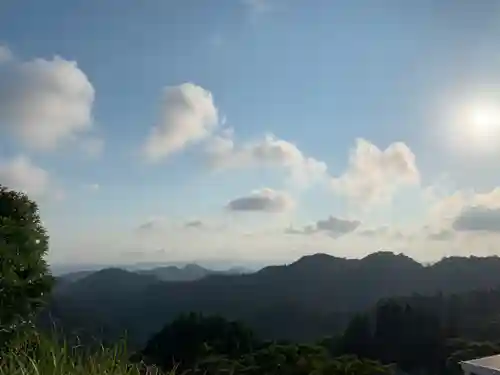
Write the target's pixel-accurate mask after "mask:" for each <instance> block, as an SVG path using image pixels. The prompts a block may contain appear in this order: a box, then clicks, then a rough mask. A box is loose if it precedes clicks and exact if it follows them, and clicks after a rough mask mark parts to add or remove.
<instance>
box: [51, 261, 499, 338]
mask: <svg viewBox="0 0 500 375" xmlns="http://www.w3.org/2000/svg"><path fill="white" fill-rule="evenodd" d="M498 285H500V259H499V258H497V257H488V258H475V257H471V258H447V259H443V260H442V261H440V262H438V263H436V264H434V265H431V266H423V265H421V264H419V263H417V262H415V261H414V260H412V259H411V258H408V257H406V256H404V255H395V254H392V253H389V252H379V253H374V254H371V255H369V256H367V257H365V258H363V259H343V258H337V257H332V256H329V255H326V254H316V255H311V256H306V257H302V258H301V259H299V260H297V261H296V262H294V263H292V264H289V265H282V266H272V267H267V268H264V269H262V270H261V271H259V272H256V273H254V274H248V275H220V274H216V275H208V276H207V277H204V278H202V279H200V280H196V281H190V282H160V281H158V280H157V279H156V278H155V277H152V276H151V275H139V274H136V273H132V272H126V271H122V272H118V271H117V270H113V269H110V270H103V271H100V272H98V273H95V274H91V275H89V276H87V277H85V278H83V279H81V280H77V281H75V282H74V283H72V284H71V285H70V286H69V287H66V288H64V290H59V291H58V293H56V294H55V295H54V299H53V301H52V305H51V306H50V307H49V310H48V311H51V310H54V309H53V306H55V305H57V306H58V309H57V319H58V321H60V322H61V324H63V325H64V322H65V321H67V320H69V317H70V316H71V314H72V313H73V312H74V311H93V312H94V313H95V314H97V315H98V317H99V319H96V321H99V320H100V319H101V320H105V321H109V320H112V321H113V323H114V324H115V325H116V326H117V331H119V330H120V328H121V329H127V330H128V333H129V337H132V338H133V340H136V341H137V342H139V343H142V342H144V340H146V339H147V338H148V337H149V336H150V335H151V334H152V333H154V332H155V331H157V330H158V329H159V328H161V327H162V326H163V325H164V324H165V323H166V322H168V321H169V320H171V319H173V318H174V317H175V316H176V315H178V314H179V313H182V312H187V311H199V312H203V313H212V314H221V315H223V316H226V317H228V318H231V319H241V320H243V321H244V322H246V323H247V324H249V325H250V326H251V327H252V328H253V329H255V330H256V332H257V333H258V334H259V335H261V336H263V337H265V338H291V339H313V338H317V337H321V336H323V335H325V332H330V333H335V332H338V331H339V330H341V329H342V328H343V327H344V326H345V324H346V322H347V321H348V319H349V317H350V316H352V314H353V312H357V311H362V310H365V309H367V308H369V307H370V306H373V305H374V304H375V303H376V302H377V301H378V300H379V299H381V298H387V297H393V296H409V295H412V294H414V293H420V294H424V295H432V294H436V293H438V292H442V293H444V294H450V293H457V292H464V291H468V290H474V289H480V288H493V287H496V286H498ZM67 306H71V311H68V310H69V309H68V308H67ZM111 317H112V319H111Z"/></svg>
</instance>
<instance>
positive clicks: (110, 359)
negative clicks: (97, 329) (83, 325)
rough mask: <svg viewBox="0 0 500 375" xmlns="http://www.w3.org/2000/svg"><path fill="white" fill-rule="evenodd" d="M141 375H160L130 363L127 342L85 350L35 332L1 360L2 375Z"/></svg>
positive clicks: (9, 350) (0, 373)
mask: <svg viewBox="0 0 500 375" xmlns="http://www.w3.org/2000/svg"><path fill="white" fill-rule="evenodd" d="M104 374H106V375H139V374H148V375H156V374H160V372H159V371H158V369H157V368H155V367H154V366H149V367H148V368H146V367H145V366H143V365H141V364H130V361H129V358H128V354H127V348H126V345H125V344H124V343H119V344H117V345H115V346H113V347H111V348H110V347H104V346H101V347H100V348H97V349H96V348H93V349H92V350H88V349H86V348H85V347H84V346H79V345H73V346H71V345H68V344H67V343H65V342H60V341H59V340H57V338H56V336H48V335H39V334H36V333H32V334H30V335H29V336H25V337H24V338H22V339H17V340H13V342H11V345H10V347H9V349H7V350H5V351H4V353H3V356H2V358H1V359H0V375H104Z"/></svg>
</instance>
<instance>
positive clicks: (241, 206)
mask: <svg viewBox="0 0 500 375" xmlns="http://www.w3.org/2000/svg"><path fill="white" fill-rule="evenodd" d="M294 207H295V202H294V200H293V198H292V197H291V196H290V195H289V194H288V193H286V192H284V191H276V190H273V189H268V188H266V189H262V190H257V191H254V192H252V193H251V194H250V195H248V196H244V197H239V198H236V199H233V200H231V201H229V203H228V204H227V205H226V208H227V209H228V210H230V211H260V212H271V213H279V212H287V211H290V210H292V209H293V208H294Z"/></svg>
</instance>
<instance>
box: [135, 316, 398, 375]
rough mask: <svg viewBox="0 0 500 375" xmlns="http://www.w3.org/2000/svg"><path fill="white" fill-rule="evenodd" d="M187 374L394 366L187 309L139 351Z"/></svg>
mask: <svg viewBox="0 0 500 375" xmlns="http://www.w3.org/2000/svg"><path fill="white" fill-rule="evenodd" d="M134 357H135V358H134V359H135V360H136V361H138V360H142V361H144V362H145V363H147V364H149V365H151V364H154V365H158V366H159V367H161V368H163V369H164V370H170V369H172V368H176V369H177V370H178V371H180V372H182V373H185V374H191V373H193V374H198V373H199V374H222V373H233V374H247V375H263V374H275V375H280V374H283V375H309V374H317V375H322V374H325V375H326V374H332V375H335V374H339V375H340V374H356V375H363V374H366V375H371V374H381V375H384V374H389V373H391V368H390V367H388V366H383V365H381V364H380V363H378V362H376V361H373V360H361V359H358V357H356V356H342V357H339V358H333V357H332V356H331V355H330V353H329V352H328V350H327V349H326V348H325V347H323V346H321V345H315V344H314V345H313V344H298V343H292V342H288V341H283V342H275V341H260V340H258V339H257V338H255V336H254V334H253V333H252V331H251V330H249V329H248V328H246V327H245V326H244V325H242V324H241V323H239V322H232V321H227V320H226V319H224V318H222V317H219V316H208V317H204V316H203V315H201V314H194V313H191V314H187V315H186V314H184V315H181V316H180V317H178V318H177V319H175V320H174V321H173V322H172V323H170V324H167V325H166V326H165V327H164V328H163V329H162V330H161V331H160V332H159V333H158V334H156V335H155V336H153V337H152V338H151V340H150V341H149V342H148V344H147V345H146V347H145V349H144V350H143V351H142V352H141V353H139V355H136V356H134Z"/></svg>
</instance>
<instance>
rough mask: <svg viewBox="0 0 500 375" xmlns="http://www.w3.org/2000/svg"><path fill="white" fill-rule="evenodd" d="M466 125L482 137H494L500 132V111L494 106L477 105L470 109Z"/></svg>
mask: <svg viewBox="0 0 500 375" xmlns="http://www.w3.org/2000/svg"><path fill="white" fill-rule="evenodd" d="M466 123H467V124H466V125H468V126H469V127H470V131H471V132H472V133H475V134H477V135H480V136H488V135H493V134H491V133H496V132H498V131H499V130H500V109H499V108H497V107H494V106H493V105H485V104H483V105H475V106H473V107H471V108H469V109H468V114H467V118H466Z"/></svg>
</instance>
